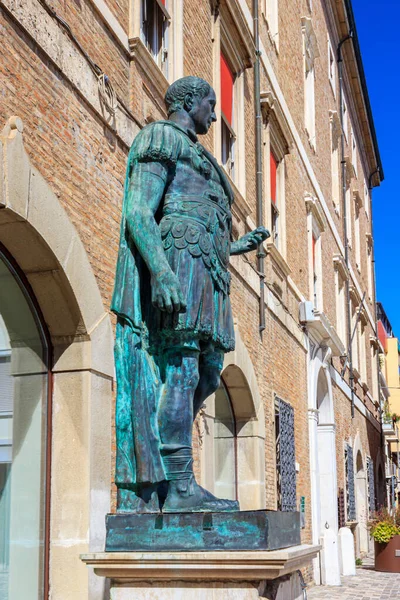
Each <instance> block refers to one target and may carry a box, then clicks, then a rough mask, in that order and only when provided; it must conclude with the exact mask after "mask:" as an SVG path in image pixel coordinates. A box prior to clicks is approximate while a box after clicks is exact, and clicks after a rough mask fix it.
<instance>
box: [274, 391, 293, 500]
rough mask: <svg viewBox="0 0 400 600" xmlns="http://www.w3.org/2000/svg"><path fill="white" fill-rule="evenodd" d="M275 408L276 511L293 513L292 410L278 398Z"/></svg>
mask: <svg viewBox="0 0 400 600" xmlns="http://www.w3.org/2000/svg"><path fill="white" fill-rule="evenodd" d="M275 406H276V412H275V426H276V468H277V477H278V509H279V510H282V511H286V512H294V511H295V510H296V460H295V445H294V409H293V407H292V406H290V404H288V403H287V402H284V400H281V399H280V398H276V404H275Z"/></svg>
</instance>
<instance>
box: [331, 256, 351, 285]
mask: <svg viewBox="0 0 400 600" xmlns="http://www.w3.org/2000/svg"><path fill="white" fill-rule="evenodd" d="M333 266H334V268H335V269H336V271H338V272H339V273H340V275H341V276H342V279H350V273H349V270H348V268H347V265H346V261H345V259H344V257H343V256H342V255H341V254H335V256H334V257H333Z"/></svg>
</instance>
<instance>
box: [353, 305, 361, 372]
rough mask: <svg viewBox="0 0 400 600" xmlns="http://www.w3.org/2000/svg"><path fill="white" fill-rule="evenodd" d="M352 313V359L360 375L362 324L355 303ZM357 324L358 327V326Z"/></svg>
mask: <svg viewBox="0 0 400 600" xmlns="http://www.w3.org/2000/svg"><path fill="white" fill-rule="evenodd" d="M351 306H352V312H351V335H352V339H353V341H352V343H351V357H352V362H353V369H355V370H356V371H357V373H360V359H359V353H358V345H359V338H360V334H359V329H360V322H359V321H358V323H357V314H358V307H357V306H356V305H355V304H354V302H352V305H351ZM356 323H357V326H356Z"/></svg>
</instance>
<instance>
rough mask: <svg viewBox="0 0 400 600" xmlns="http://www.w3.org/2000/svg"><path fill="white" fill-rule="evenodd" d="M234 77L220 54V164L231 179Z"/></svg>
mask: <svg viewBox="0 0 400 600" xmlns="http://www.w3.org/2000/svg"><path fill="white" fill-rule="evenodd" d="M234 88H235V75H234V73H233V71H232V69H231V68H230V66H229V64H228V61H227V59H226V58H225V56H224V54H222V53H221V162H222V165H223V166H224V167H225V169H226V171H227V172H228V174H229V175H230V177H231V179H232V180H234V179H235V141H236V133H235V123H234Z"/></svg>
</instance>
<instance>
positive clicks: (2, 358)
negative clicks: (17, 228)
mask: <svg viewBox="0 0 400 600" xmlns="http://www.w3.org/2000/svg"><path fill="white" fill-rule="evenodd" d="M49 368H50V344H49V337H48V334H47V330H46V328H45V325H44V323H43V319H42V317H41V313H40V310H39V308H38V306H37V304H36V301H35V299H34V297H33V295H32V292H31V289H30V286H29V283H28V282H27V280H26V279H25V277H24V275H23V273H21V272H20V271H19V269H18V267H17V265H16V264H14V261H13V259H12V257H11V256H9V254H8V253H7V251H6V250H5V249H4V248H3V247H2V246H1V245H0V523H1V526H0V597H1V598H2V599H3V600H16V599H17V598H24V600H31V599H32V600H34V599H35V600H36V599H38V598H43V597H44V593H45V587H46V584H45V582H46V581H47V576H45V570H46V565H47V548H48V543H47V538H46V532H47V531H48V527H47V519H48V510H47V507H46V493H45V492H46V487H47V483H48V476H47V475H48V473H47V469H48V466H47V461H46V455H47V445H48V436H47V430H48V422H49V415H48V406H49V403H48V397H49V394H50V392H51V386H50V372H49Z"/></svg>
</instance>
